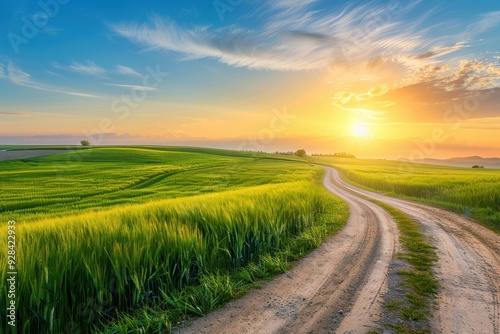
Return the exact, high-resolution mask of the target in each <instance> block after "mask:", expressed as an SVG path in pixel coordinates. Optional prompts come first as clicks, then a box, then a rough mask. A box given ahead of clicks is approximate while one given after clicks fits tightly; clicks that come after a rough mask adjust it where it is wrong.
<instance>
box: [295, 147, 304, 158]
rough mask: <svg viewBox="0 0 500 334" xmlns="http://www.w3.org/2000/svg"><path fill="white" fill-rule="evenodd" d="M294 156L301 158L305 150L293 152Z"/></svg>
mask: <svg viewBox="0 0 500 334" xmlns="http://www.w3.org/2000/svg"><path fill="white" fill-rule="evenodd" d="M295 155H296V156H298V157H301V158H303V157H305V156H306V150H304V149H300V150H297V152H295Z"/></svg>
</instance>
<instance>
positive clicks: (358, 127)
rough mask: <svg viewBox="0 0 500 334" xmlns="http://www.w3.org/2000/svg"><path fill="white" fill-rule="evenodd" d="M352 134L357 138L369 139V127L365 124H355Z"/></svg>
mask: <svg viewBox="0 0 500 334" xmlns="http://www.w3.org/2000/svg"><path fill="white" fill-rule="evenodd" d="M352 134H353V135H354V136H356V137H367V136H368V134H369V131H368V126H367V125H366V124H365V123H355V124H354V125H353V127H352Z"/></svg>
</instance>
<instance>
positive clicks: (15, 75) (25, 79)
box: [0, 61, 101, 98]
mask: <svg viewBox="0 0 500 334" xmlns="http://www.w3.org/2000/svg"><path fill="white" fill-rule="evenodd" d="M2 71H3V74H2V76H0V77H1V78H3V79H7V80H9V81H10V82H12V83H13V84H15V85H18V86H22V87H27V88H32V89H37V90H42V91H47V92H54V93H62V94H66V95H72V96H79V97H90V98H101V97H100V96H98V95H94V94H89V93H85V92H78V91H70V90H65V89H60V88H57V87H52V86H49V85H46V84H43V83H40V82H37V81H35V80H33V79H32V78H31V75H30V74H29V73H27V72H25V71H23V70H22V69H21V68H19V67H17V66H16V65H15V64H14V63H13V62H11V61H9V62H8V63H7V67H6V70H5V69H3V70H2Z"/></svg>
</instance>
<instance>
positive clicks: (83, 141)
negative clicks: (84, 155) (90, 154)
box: [80, 140, 90, 146]
mask: <svg viewBox="0 0 500 334" xmlns="http://www.w3.org/2000/svg"><path fill="white" fill-rule="evenodd" d="M80 144H82V146H90V142H89V141H88V140H82V141H81V142H80Z"/></svg>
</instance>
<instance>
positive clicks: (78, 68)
mask: <svg viewBox="0 0 500 334" xmlns="http://www.w3.org/2000/svg"><path fill="white" fill-rule="evenodd" d="M52 66H53V67H55V68H57V69H60V70H66V71H71V72H75V73H78V74H83V75H90V76H98V77H103V76H105V75H106V73H107V71H106V70H105V69H104V68H102V67H101V66H98V65H96V64H95V63H94V62H92V61H87V63H85V64H82V63H80V62H77V61H73V62H72V63H71V64H69V65H67V66H65V65H60V64H58V63H53V64H52Z"/></svg>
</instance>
